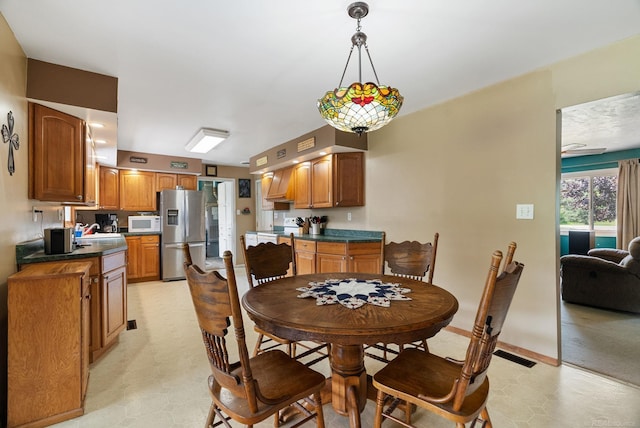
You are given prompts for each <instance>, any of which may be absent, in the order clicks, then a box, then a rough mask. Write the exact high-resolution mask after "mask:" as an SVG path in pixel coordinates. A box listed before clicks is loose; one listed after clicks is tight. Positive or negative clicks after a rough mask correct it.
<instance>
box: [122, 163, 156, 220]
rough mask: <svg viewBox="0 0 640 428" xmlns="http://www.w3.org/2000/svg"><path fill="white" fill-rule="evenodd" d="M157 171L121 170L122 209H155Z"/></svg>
mask: <svg viewBox="0 0 640 428" xmlns="http://www.w3.org/2000/svg"><path fill="white" fill-rule="evenodd" d="M155 179H156V177H155V173H153V172H148V171H134V170H124V169H123V170H120V209H121V210H124V211H155V210H156V181H155Z"/></svg>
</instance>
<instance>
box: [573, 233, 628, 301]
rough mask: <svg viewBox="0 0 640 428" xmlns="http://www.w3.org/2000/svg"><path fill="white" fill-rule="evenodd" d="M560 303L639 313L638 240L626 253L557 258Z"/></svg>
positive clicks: (602, 250) (606, 251)
mask: <svg viewBox="0 0 640 428" xmlns="http://www.w3.org/2000/svg"><path fill="white" fill-rule="evenodd" d="M560 281H561V283H560V286H561V289H562V300H564V301H565V302H570V303H578V304H581V305H588V306H594V307H597V308H603V309H613V310H618V311H626V312H634V313H640V237H637V238H635V239H633V240H632V241H631V242H630V243H629V251H624V250H616V249H608V248H596V249H592V250H589V253H588V255H586V256H580V255H571V254H570V255H566V256H562V257H561V258H560Z"/></svg>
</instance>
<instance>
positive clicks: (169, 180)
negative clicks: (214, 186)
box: [156, 172, 198, 192]
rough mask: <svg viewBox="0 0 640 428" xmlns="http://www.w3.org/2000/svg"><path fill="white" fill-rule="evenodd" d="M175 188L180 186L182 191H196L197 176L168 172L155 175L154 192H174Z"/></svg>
mask: <svg viewBox="0 0 640 428" xmlns="http://www.w3.org/2000/svg"><path fill="white" fill-rule="evenodd" d="M176 186H181V187H182V188H183V189H184V190H198V189H197V187H198V176H197V175H191V174H172V173H168V172H157V173H156V192H160V191H162V190H165V189H168V190H174V189H175V188H176Z"/></svg>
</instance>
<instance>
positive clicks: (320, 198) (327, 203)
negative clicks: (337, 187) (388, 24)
mask: <svg viewBox="0 0 640 428" xmlns="http://www.w3.org/2000/svg"><path fill="white" fill-rule="evenodd" d="M332 163H333V158H332V155H327V156H323V157H321V158H318V159H314V160H313V161H311V207H312V208H330V207H332V206H333V194H332V190H333V186H332V179H333V175H332Z"/></svg>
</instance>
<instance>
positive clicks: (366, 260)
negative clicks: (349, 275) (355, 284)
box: [349, 254, 382, 273]
mask: <svg viewBox="0 0 640 428" xmlns="http://www.w3.org/2000/svg"><path fill="white" fill-rule="evenodd" d="M381 263H382V261H381V259H380V254H358V255H353V256H350V257H349V272H355V273H380V266H381Z"/></svg>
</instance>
